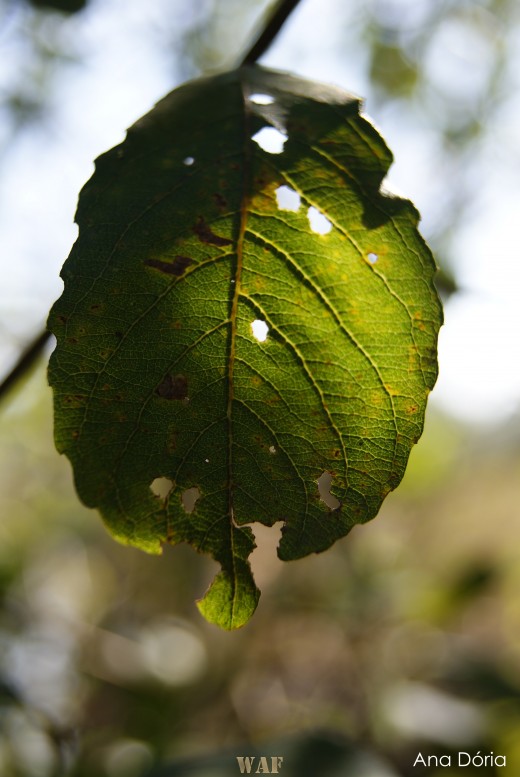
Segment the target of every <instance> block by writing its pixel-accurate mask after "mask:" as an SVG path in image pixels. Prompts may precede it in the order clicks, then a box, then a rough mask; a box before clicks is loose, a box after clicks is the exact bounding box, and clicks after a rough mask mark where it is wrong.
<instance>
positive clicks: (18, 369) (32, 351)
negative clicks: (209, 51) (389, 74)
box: [0, 0, 300, 400]
mask: <svg viewBox="0 0 520 777" xmlns="http://www.w3.org/2000/svg"><path fill="white" fill-rule="evenodd" d="M299 1H300V0H279V2H278V3H277V4H276V6H275V8H274V10H273V12H272V13H271V15H270V16H269V17H268V19H267V21H266V22H265V24H264V27H263V29H262V30H260V32H259V34H258V35H257V37H256V38H255V40H254V42H253V44H252V45H251V46H250V48H249V50H248V52H247V53H246V54H245V55H244V57H243V58H242V60H241V62H240V65H241V66H243V65H253V64H254V63H255V62H256V61H257V60H258V59H259V58H260V57H261V56H262V55H263V54H265V52H266V51H267V49H268V48H269V46H270V45H271V43H272V42H273V40H274V39H275V38H276V36H277V35H278V33H279V32H280V30H281V29H282V27H283V25H284V23H285V21H286V20H287V18H288V17H289V15H290V14H291V13H292V12H293V11H294V9H295V8H296V6H297V5H298V3H299ZM50 337H51V333H50V332H48V331H47V330H46V329H43V330H42V331H41V332H40V333H39V334H38V335H37V337H35V339H34V340H33V341H32V343H30V344H29V345H28V346H27V348H26V349H25V350H24V351H23V352H22V353H21V354H20V356H19V358H18V361H17V362H16V364H15V365H14V367H13V368H12V370H11V371H10V372H9V373H8V374H7V375H6V377H5V378H4V380H3V381H2V383H0V400H2V399H3V397H4V396H5V394H7V392H8V391H9V389H10V388H11V386H13V384H15V383H16V382H17V381H18V380H19V379H20V378H21V377H23V375H24V373H25V372H27V370H29V369H30V367H31V366H32V365H33V364H34V362H35V361H36V360H37V358H38V356H39V355H40V354H41V352H42V351H43V349H44V348H45V345H46V344H47V342H48V341H49V340H50Z"/></svg>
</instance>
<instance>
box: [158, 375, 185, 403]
mask: <svg viewBox="0 0 520 777" xmlns="http://www.w3.org/2000/svg"><path fill="white" fill-rule="evenodd" d="M155 393H156V394H157V395H158V396H160V397H162V398H163V399H186V397H187V396H188V378H187V377H186V375H169V374H168V375H165V376H164V378H163V379H162V381H161V382H160V383H159V385H158V386H157V388H156V389H155Z"/></svg>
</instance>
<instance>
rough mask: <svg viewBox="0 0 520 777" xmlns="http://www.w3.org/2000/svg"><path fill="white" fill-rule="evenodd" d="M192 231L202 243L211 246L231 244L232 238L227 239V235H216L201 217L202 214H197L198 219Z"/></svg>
mask: <svg viewBox="0 0 520 777" xmlns="http://www.w3.org/2000/svg"><path fill="white" fill-rule="evenodd" d="M193 231H194V232H195V234H196V235H197V237H198V238H199V240H200V241H201V242H202V243H209V244H210V245H213V246H228V245H231V243H232V242H233V241H232V240H228V238H227V237H221V236H220V235H216V234H215V233H214V232H213V231H212V229H211V227H210V226H209V224H207V222H206V221H204V219H203V218H202V216H199V220H198V221H197V223H196V224H195V226H194V227H193Z"/></svg>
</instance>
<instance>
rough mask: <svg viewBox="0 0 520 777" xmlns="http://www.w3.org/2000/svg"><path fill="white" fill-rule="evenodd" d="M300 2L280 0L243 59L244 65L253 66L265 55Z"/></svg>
mask: <svg viewBox="0 0 520 777" xmlns="http://www.w3.org/2000/svg"><path fill="white" fill-rule="evenodd" d="M298 3H299V0H280V2H279V3H278V4H277V6H276V8H275V9H274V11H273V13H272V14H271V16H270V17H269V19H268V20H267V22H266V24H265V26H264V28H263V30H261V32H260V34H259V35H258V37H257V38H256V40H255V42H254V43H253V45H252V46H251V48H250V49H249V51H248V52H247V54H246V55H245V56H244V58H243V59H242V62H241V64H242V65H253V64H254V63H255V62H256V61H257V60H258V59H260V57H261V56H262V54H265V52H266V51H267V49H268V48H269V46H270V45H271V43H272V42H273V40H274V39H275V38H276V36H277V35H278V33H279V32H280V30H281V29H282V26H283V25H284V23H285V21H286V20H287V17H288V16H289V15H290V14H291V13H292V12H293V11H294V9H295V8H296V6H297V5H298Z"/></svg>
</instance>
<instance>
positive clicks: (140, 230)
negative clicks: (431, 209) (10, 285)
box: [49, 67, 441, 629]
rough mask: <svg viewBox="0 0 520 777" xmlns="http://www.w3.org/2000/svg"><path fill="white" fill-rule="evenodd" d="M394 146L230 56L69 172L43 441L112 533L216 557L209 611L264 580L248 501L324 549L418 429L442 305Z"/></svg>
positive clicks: (238, 608) (352, 112) (235, 620)
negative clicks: (395, 179)
mask: <svg viewBox="0 0 520 777" xmlns="http://www.w3.org/2000/svg"><path fill="white" fill-rule="evenodd" d="M266 127H267V128H269V129H270V131H271V134H272V135H273V134H274V136H275V141H277V142H278V148H271V150H270V151H266V150H264V149H263V148H262V147H261V145H260V144H265V140H264V138H265V137H267V136H268V134H269V133H267V135H266V132H263V133H261V134H258V133H259V131H260V130H262V129H263V128H266ZM280 133H282V134H280ZM281 141H285V142H284V143H283V148H282V145H281ZM273 152H275V153H273ZM390 162H391V154H390V152H389V151H388V149H387V148H386V146H385V144H384V142H383V140H382V139H381V138H380V136H379V135H378V133H377V132H376V130H375V129H374V128H373V126H372V125H371V124H370V123H369V122H368V121H367V120H366V119H364V118H362V117H361V116H360V115H359V101H358V100H357V99H354V98H352V97H351V96H350V95H348V94H346V93H344V92H342V91H341V90H339V89H335V88H332V87H326V86H322V85H318V84H314V83H311V82H308V81H303V80H301V79H298V78H293V77H291V76H288V75H285V74H281V73H275V72H271V71H267V70H263V69H260V68H256V67H252V68H241V69H239V70H236V71H234V72H231V73H226V74H224V75H219V76H216V77H212V78H208V79H202V80H198V81H195V82H192V83H189V84H186V85H184V86H182V87H180V88H179V89H177V90H175V91H174V92H172V93H171V94H170V95H168V96H167V97H166V98H165V99H164V100H162V101H161V102H160V103H159V104H158V105H157V106H156V108H155V109H154V110H153V111H151V113H149V114H148V115H147V116H145V117H144V118H143V119H141V120H140V121H139V122H137V124H135V125H134V126H133V127H132V128H131V129H130V130H129V132H128V136H127V138H126V140H125V141H124V143H122V144H121V145H120V146H118V147H117V148H115V149H112V150H111V151H109V152H108V153H106V154H104V155H103V156H102V157H100V158H99V159H98V160H97V164H96V172H95V174H94V176H93V177H92V179H91V180H90V181H89V182H88V183H87V184H86V186H85V187H84V189H83V191H82V193H81V197H80V201H79V206H78V212H77V222H78V224H79V227H80V235H79V238H78V240H77V242H76V244H75V245H74V247H73V249H72V252H71V255H70V257H69V259H68V260H67V262H66V263H65V266H64V268H63V271H62V277H63V279H64V281H65V290H64V293H63V295H62V297H61V298H60V299H59V300H58V302H57V303H56V304H55V305H54V308H53V310H52V312H51V316H50V322H49V326H50V328H51V329H52V331H53V332H54V333H55V335H56V337H57V340H58V345H57V348H56V350H55V352H54V354H53V355H52V357H51V364H50V371H49V375H50V382H51V385H52V386H53V388H54V397H55V417H56V421H55V430H56V431H55V435H56V444H57V447H58V450H59V451H60V452H63V453H66V454H67V456H68V457H69V458H70V460H71V462H72V464H73V468H74V473H75V482H76V487H77V490H78V493H79V495H80V497H81V499H82V500H83V501H84V502H85V504H87V505H89V506H92V507H97V508H98V509H99V510H100V511H101V513H102V515H103V518H104V520H105V521H106V523H107V525H108V527H109V529H110V531H111V532H112V534H113V535H114V536H115V537H116V538H117V539H118V540H120V541H122V542H125V543H129V544H131V545H135V546H137V547H139V548H143V549H144V550H147V551H150V552H160V550H161V547H162V545H163V544H164V543H166V542H169V543H172V544H175V543H178V542H188V543H190V544H191V545H192V546H193V547H194V548H196V549H197V550H198V551H201V552H204V553H209V554H211V555H212V556H213V557H214V558H215V559H216V560H217V561H218V562H219V563H220V565H221V567H222V571H221V572H220V573H219V574H218V576H217V577H216V579H215V581H214V583H213V585H212V586H211V587H210V589H209V591H208V592H207V593H206V595H205V597H204V598H203V599H202V601H201V602H200V603H199V608H200V610H201V612H202V613H203V615H204V616H205V617H206V618H207V619H208V620H209V621H212V622H214V623H217V624H218V625H220V626H222V627H224V628H229V629H230V628H236V627H238V626H241V625H243V624H244V623H245V622H246V621H247V620H248V619H249V617H250V616H251V614H252V613H253V611H254V609H255V607H256V604H257V601H258V596H259V592H258V589H257V588H256V586H255V583H254V581H253V578H252V575H251V570H250V566H249V562H248V557H249V555H250V553H251V551H252V550H253V548H254V547H255V545H254V536H253V533H252V531H251V529H250V528H249V527H248V526H246V524H250V523H252V522H254V521H260V522H261V523H263V524H265V525H269V526H270V525H273V524H274V523H275V522H277V521H283V531H282V539H281V542H280V547H279V551H278V553H279V556H280V558H282V559H286V560H288V559H296V558H300V557H302V556H305V555H307V554H309V553H311V552H319V551H322V550H325V549H326V548H328V547H329V546H330V545H331V544H332V543H333V542H334V541H335V540H337V539H338V538H339V537H343V536H344V535H346V534H347V532H348V531H349V530H350V529H351V528H352V526H354V525H355V524H357V523H361V522H364V521H367V520H368V519H370V518H372V517H373V516H374V515H375V514H376V513H377V511H378V509H379V507H380V505H381V502H382V500H383V499H384V497H385V496H386V494H388V492H389V491H390V490H391V489H393V488H395V487H396V486H397V484H398V483H399V481H400V480H401V478H402V476H403V473H404V470H405V466H406V462H407V459H408V455H409V452H410V448H411V446H412V444H413V443H414V442H416V441H417V439H418V438H419V436H420V434H421V431H422V426H423V418H424V411H425V404H426V397H427V394H428V392H429V390H430V389H431V388H432V386H433V384H434V382H435V378H436V374H437V365H436V341H437V333H438V329H439V326H440V323H441V309H440V304H439V301H438V298H437V295H436V292H435V290H434V286H433V275H434V272H435V266H434V262H433V260H432V257H431V254H430V252H429V250H428V248H427V247H426V245H425V243H424V242H423V240H422V239H421V237H420V236H419V234H418V232H417V230H416V225H417V220H418V216H417V213H416V211H415V209H414V208H413V206H412V205H411V203H410V202H408V201H407V200H402V199H397V198H394V197H391V196H385V195H384V194H382V193H381V192H380V190H379V187H380V184H381V181H382V179H383V177H384V175H385V174H386V171H387V169H388V167H389V165H390ZM316 230H317V231H316ZM255 321H260V322H263V323H264V334H265V329H266V327H268V333H267V337H266V338H265V339H262V338H263V335H262V333H260V335H261V336H260V339H258V338H257V336H255V333H254V327H252V324H253V322H255ZM255 326H256V325H255ZM158 478H163V479H164V478H166V479H167V481H164V480H163V481H162V487H163V488H164V485H165V482H166V491H164V490H163V492H162V495H161V493H159V495H157V494H156V493H154V490H157V488H156V486H157V484H158V481H157V479H158ZM152 485H153V490H152V488H151V486H152Z"/></svg>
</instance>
